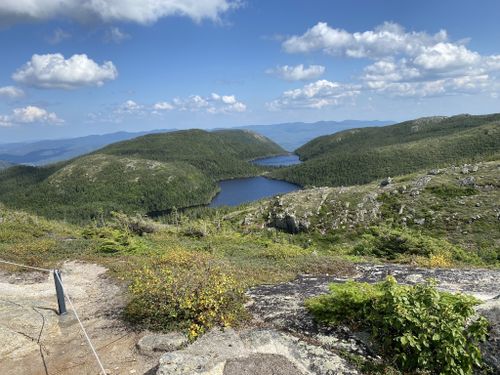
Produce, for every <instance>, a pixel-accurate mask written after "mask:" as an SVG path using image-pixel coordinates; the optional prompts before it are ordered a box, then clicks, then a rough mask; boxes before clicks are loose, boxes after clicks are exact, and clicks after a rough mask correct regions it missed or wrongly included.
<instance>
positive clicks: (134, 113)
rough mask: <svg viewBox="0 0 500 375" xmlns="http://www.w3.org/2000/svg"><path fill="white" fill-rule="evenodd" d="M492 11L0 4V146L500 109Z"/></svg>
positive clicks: (259, 1)
mask: <svg viewBox="0 0 500 375" xmlns="http://www.w3.org/2000/svg"><path fill="white" fill-rule="evenodd" d="M498 15H500V2H498V1H488V0H484V1H481V2H480V5H479V2H477V1H476V2H474V1H456V0H455V1H443V0H442V1H429V0H423V1H418V2H416V1H414V2H410V1H401V0H394V1H376V0H363V1H361V0H357V1H356V0H345V1H332V0H330V1H319V0H318V1H305V0H304V1H298V0H287V1H283V0H255V1H251V0H247V1H237V0H127V1H124V0H103V1H100V2H97V1H92V0H37V1H33V0H2V2H1V3H0V45H1V47H2V63H1V65H0V142H12V141H22V140H34V139H46V138H62V137H74V136H81V135H87V134H102V133H109V132H115V131H119V130H127V131H140V130H148V129H164V128H179V129H182V128H191V127H198V128H213V127H228V126H238V125H247V124H270V123H279V122H290V121H306V122H313V121H318V120H343V119H362V120H367V119H373V120H375V119H379V120H405V119H411V118H416V117H420V116H429V115H453V114H458V113H464V112H468V113H491V112H499V109H500V98H499V94H500V44H499V42H498V41H499V40H500V25H499V23H498Z"/></svg>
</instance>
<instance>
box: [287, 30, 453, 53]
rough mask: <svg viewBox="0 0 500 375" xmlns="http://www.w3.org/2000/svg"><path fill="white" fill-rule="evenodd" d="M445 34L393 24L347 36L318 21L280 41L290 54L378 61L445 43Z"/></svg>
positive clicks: (444, 32) (347, 33) (343, 31)
mask: <svg viewBox="0 0 500 375" xmlns="http://www.w3.org/2000/svg"><path fill="white" fill-rule="evenodd" d="M447 39H448V35H447V33H446V31H444V30H441V31H440V32H438V33H436V34H434V35H430V34H428V33H426V32H406V30H405V29H404V28H403V27H402V26H400V25H398V24H395V23H392V22H385V23H384V24H382V25H380V26H378V27H376V28H375V29H374V30H368V31H365V32H356V33H349V32H347V31H346V30H343V29H335V28H332V27H330V26H328V24H327V23H325V22H319V23H317V24H316V25H315V26H313V27H312V28H310V29H309V30H307V31H306V32H305V33H304V34H303V35H296V36H292V37H290V38H288V39H287V40H285V41H284V42H283V49H284V50H285V51H286V52H289V53H304V52H312V51H317V50H322V51H324V52H326V53H328V54H331V55H345V56H348V57H353V58H362V57H368V58H378V57H384V56H391V55H394V54H398V53H405V54H412V53H413V52H414V51H416V50H419V49H420V48H422V47H425V46H432V45H435V44H436V43H439V42H443V41H446V40H447Z"/></svg>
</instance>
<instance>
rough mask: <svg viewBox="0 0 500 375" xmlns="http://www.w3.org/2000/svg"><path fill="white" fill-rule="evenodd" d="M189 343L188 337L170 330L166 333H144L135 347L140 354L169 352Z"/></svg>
mask: <svg viewBox="0 0 500 375" xmlns="http://www.w3.org/2000/svg"><path fill="white" fill-rule="evenodd" d="M188 343H189V340H188V338H187V337H186V336H185V335H183V334H181V333H179V332H171V333H167V334H151V335H146V336H144V337H143V338H141V339H140V340H139V342H138V343H137V349H139V351H140V352H141V353H142V354H146V355H147V354H151V353H154V352H171V351H173V350H178V349H181V348H183V347H185V346H186V345H187V344H188Z"/></svg>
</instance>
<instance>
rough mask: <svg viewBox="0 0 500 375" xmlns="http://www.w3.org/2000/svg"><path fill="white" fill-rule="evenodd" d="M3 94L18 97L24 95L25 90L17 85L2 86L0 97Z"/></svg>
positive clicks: (7, 96) (11, 97)
mask: <svg viewBox="0 0 500 375" xmlns="http://www.w3.org/2000/svg"><path fill="white" fill-rule="evenodd" d="M1 96H3V97H6V98H9V99H18V98H22V97H23V96H24V91H23V90H21V89H20V88H18V87H15V86H4V87H0V97H1Z"/></svg>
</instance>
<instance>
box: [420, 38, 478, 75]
mask: <svg viewBox="0 0 500 375" xmlns="http://www.w3.org/2000/svg"><path fill="white" fill-rule="evenodd" d="M480 61H481V56H480V55H479V54H478V53H477V52H472V51H469V50H468V49H467V48H465V47H464V46H461V45H455V44H452V43H437V44H435V45H433V46H430V47H424V48H422V51H421V52H419V53H418V54H417V55H416V57H415V59H414V60H413V63H414V64H415V65H416V66H420V67H422V68H424V69H428V70H447V71H449V70H451V69H460V68H467V67H470V66H474V65H476V64H477V63H478V62H480Z"/></svg>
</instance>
